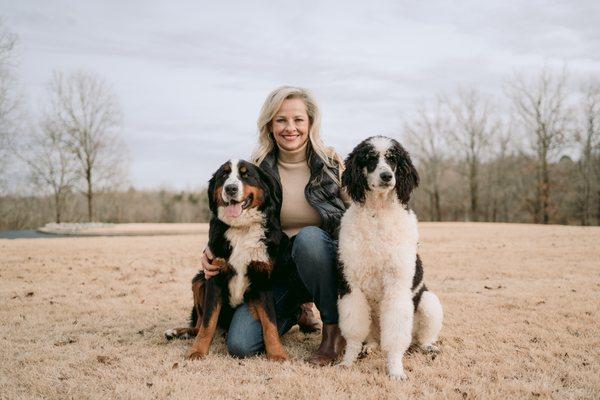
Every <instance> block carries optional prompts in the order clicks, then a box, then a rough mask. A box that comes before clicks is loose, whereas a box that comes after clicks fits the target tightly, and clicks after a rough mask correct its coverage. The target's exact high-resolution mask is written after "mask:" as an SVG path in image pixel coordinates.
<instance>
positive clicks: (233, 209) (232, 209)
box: [225, 203, 242, 218]
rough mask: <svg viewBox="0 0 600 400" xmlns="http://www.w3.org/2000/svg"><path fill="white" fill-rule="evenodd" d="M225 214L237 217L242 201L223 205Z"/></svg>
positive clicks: (239, 213) (240, 212)
mask: <svg viewBox="0 0 600 400" xmlns="http://www.w3.org/2000/svg"><path fill="white" fill-rule="evenodd" d="M225 214H227V216H228V217H231V218H237V217H239V216H240V215H242V203H235V204H230V205H228V206H227V207H225Z"/></svg>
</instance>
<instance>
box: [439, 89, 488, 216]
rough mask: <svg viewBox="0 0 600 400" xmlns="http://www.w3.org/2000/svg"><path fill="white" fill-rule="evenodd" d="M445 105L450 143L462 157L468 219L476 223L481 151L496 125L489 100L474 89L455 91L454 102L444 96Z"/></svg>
mask: <svg viewBox="0 0 600 400" xmlns="http://www.w3.org/2000/svg"><path fill="white" fill-rule="evenodd" d="M446 103H447V105H448V107H449V109H450V110H451V112H452V116H453V121H452V122H453V123H452V124H451V129H450V130H449V139H450V143H451V144H452V145H453V146H454V147H455V148H456V149H457V151H458V152H459V153H460V154H462V159H463V161H464V163H465V167H466V176H467V180H468V182H469V219H470V220H471V221H478V220H479V170H480V167H481V161H482V156H483V152H484V151H485V149H486V147H487V146H488V144H489V142H490V138H491V137H492V135H493V134H494V133H495V132H496V131H497V130H498V122H497V121H494V120H493V115H492V114H493V107H492V104H491V101H490V99H489V98H487V97H484V96H483V95H482V94H481V93H480V92H479V91H477V90H474V89H471V90H459V92H458V95H457V97H456V99H455V100H452V99H449V98H448V97H446Z"/></svg>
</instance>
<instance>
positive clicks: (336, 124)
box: [0, 0, 600, 189]
mask: <svg viewBox="0 0 600 400" xmlns="http://www.w3.org/2000/svg"><path fill="white" fill-rule="evenodd" d="M0 15H2V16H3V18H4V20H5V26H6V28H7V29H9V30H11V31H12V32H14V33H16V34H17V35H18V36H19V40H20V48H19V62H20V64H19V70H18V74H19V76H18V77H19V80H20V81H21V84H22V86H23V88H24V92H25V94H26V96H27V100H28V103H29V106H30V109H31V110H32V114H33V115H35V113H36V110H37V109H38V108H39V107H40V105H42V104H43V103H44V99H45V98H46V94H45V90H46V85H47V82H48V80H49V79H50V77H51V75H52V71H54V70H60V71H66V72H69V71H74V70H78V69H83V70H88V71H92V72H94V73H97V74H99V75H102V76H103V77H104V78H105V79H106V81H107V82H108V83H109V84H110V86H111V87H112V89H113V91H114V92H115V93H116V95H117V96H118V98H119V101H120V104H121V106H122V109H123V111H124V115H125V120H124V126H123V136H124V139H125V141H126V142H127V144H128V146H129V150H130V154H131V167H130V179H131V183H132V184H133V185H134V186H135V187H138V188H149V187H158V186H164V187H169V188H176V189H190V188H198V187H200V186H202V185H204V184H205V182H206V181H207V180H208V178H209V176H210V174H211V173H212V171H213V170H214V169H215V168H216V167H217V166H218V165H220V164H221V163H222V162H224V161H225V160H227V159H228V158H233V157H236V158H237V157H241V158H248V157H249V155H250V153H251V151H252V149H253V148H254V146H255V143H256V135H257V134H256V119H257V116H258V112H259V109H260V107H261V105H262V103H263V101H264V98H265V97H266V95H267V94H268V93H269V92H270V91H271V90H272V89H274V88H275V87H277V86H280V85H283V84H288V85H297V86H303V87H307V88H309V89H311V90H312V91H313V92H314V93H315V94H316V96H317V99H318V101H319V103H320V106H321V109H322V112H323V130H322V132H323V136H324V140H325V142H326V143H327V144H328V145H331V146H334V147H335V148H336V149H337V150H338V152H339V153H340V154H342V156H344V155H345V154H347V153H348V151H350V150H351V148H352V147H353V146H354V145H355V144H356V143H358V142H359V141H360V140H362V139H363V138H365V137H367V136H370V135H373V134H386V135H390V136H394V137H398V138H400V135H401V133H402V121H403V120H404V119H406V118H410V116H411V113H412V112H413V111H414V106H415V104H416V102H417V101H419V100H420V99H427V98H432V97H433V96H434V95H435V94H437V93H440V92H448V93H449V92H452V91H453V90H456V88H457V87H458V86H463V87H471V86H472V87H477V88H479V89H481V90H482V91H484V92H487V93H490V94H495V95H497V96H501V95H502V83H503V80H505V79H506V78H507V77H508V76H510V75H511V73H513V72H514V71H517V70H519V71H526V72H533V71H537V70H539V69H540V68H541V67H542V66H544V65H550V66H561V65H563V63H565V62H566V63H567V66H568V69H569V72H570V75H571V77H572V78H573V80H574V81H576V80H577V79H583V78H584V77H587V76H590V75H593V74H595V75H596V76H598V74H599V72H600V1H597V0H596V1H528V2H523V1H486V2H482V1H470V2H454V1H410V2H409V1H369V2H365V1H314V2H313V1H298V0H296V1H270V2H259V1H235V2H233V1H222V2H216V1H212V2H200V1H185V2H184V1H148V0H144V1H126V0H119V1H108V0H102V1H83V0H75V1H58V0H54V1H47V0H39V1H28V0H19V1H15V0H0Z"/></svg>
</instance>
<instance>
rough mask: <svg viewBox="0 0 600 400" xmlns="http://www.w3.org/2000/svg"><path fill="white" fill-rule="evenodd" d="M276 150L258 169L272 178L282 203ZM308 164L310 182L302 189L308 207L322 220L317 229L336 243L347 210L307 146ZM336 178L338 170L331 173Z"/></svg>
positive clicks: (335, 187) (313, 153)
mask: <svg viewBox="0 0 600 400" xmlns="http://www.w3.org/2000/svg"><path fill="white" fill-rule="evenodd" d="M278 153H279V149H278V148H277V146H275V149H274V150H273V151H271V152H270V153H269V154H268V155H267V156H266V157H265V159H264V160H263V162H262V163H261V164H260V167H261V168H262V169H263V170H264V171H265V172H267V173H268V174H269V175H271V176H272V177H273V178H274V180H275V182H276V185H275V190H276V194H277V197H278V199H280V201H281V194H282V188H281V178H280V177H279V170H278V169H277V154H278ZM307 160H308V167H309V168H310V179H309V181H308V184H307V185H306V187H305V188H304V194H305V196H306V201H308V204H310V205H311V206H312V207H313V208H314V209H315V210H317V212H318V213H319V215H320V216H321V226H320V228H321V229H323V230H325V231H326V232H328V233H329V234H330V235H331V236H332V237H333V238H334V239H337V237H338V233H339V229H340V221H341V219H342V215H344V212H345V211H346V206H345V205H344V202H343V201H342V199H341V197H340V187H339V186H338V184H337V183H335V181H334V180H333V179H332V178H331V177H330V176H329V175H327V173H326V172H325V168H328V167H327V166H326V165H325V163H324V162H323V160H322V159H321V157H319V156H318V155H317V154H316V153H315V152H314V151H313V149H312V146H311V145H310V143H309V144H308V146H307ZM332 172H333V173H334V175H336V176H338V175H339V173H338V170H337V168H336V169H335V170H334V171H332ZM277 209H278V213H280V212H281V204H279V206H278V207H277Z"/></svg>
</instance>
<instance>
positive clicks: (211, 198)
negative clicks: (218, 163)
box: [207, 171, 219, 215]
mask: <svg viewBox="0 0 600 400" xmlns="http://www.w3.org/2000/svg"><path fill="white" fill-rule="evenodd" d="M218 172H219V171H217V172H215V173H214V174H213V176H212V177H211V178H210V180H209V181H208V190H207V195H208V208H209V209H210V211H211V212H212V213H213V214H214V215H217V203H216V201H215V185H216V182H217V173H218Z"/></svg>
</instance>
